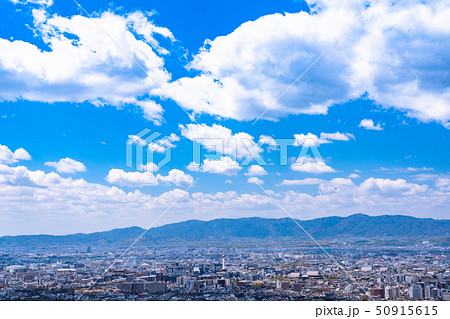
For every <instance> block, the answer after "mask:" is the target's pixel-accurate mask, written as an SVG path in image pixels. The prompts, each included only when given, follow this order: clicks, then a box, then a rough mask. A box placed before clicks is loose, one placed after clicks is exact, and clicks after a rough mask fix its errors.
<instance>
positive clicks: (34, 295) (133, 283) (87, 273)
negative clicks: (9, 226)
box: [0, 242, 450, 300]
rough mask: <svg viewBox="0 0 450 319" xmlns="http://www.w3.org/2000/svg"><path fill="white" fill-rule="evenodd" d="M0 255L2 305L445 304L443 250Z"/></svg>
mask: <svg viewBox="0 0 450 319" xmlns="http://www.w3.org/2000/svg"><path fill="white" fill-rule="evenodd" d="M324 248H325V251H324V250H321V249H320V248H318V247H313V246H309V247H308V246H304V247H302V246H298V245H293V244H273V243H272V244H254V245H241V247H239V245H233V246H232V245H221V246H220V245H218V246H214V247H212V246H210V247H199V246H197V247H157V248H150V247H135V248H133V249H132V250H131V251H128V252H127V254H125V255H124V256H122V257H120V256H121V253H122V252H123V249H122V250H121V249H118V248H116V249H110V250H109V252H108V251H106V250H105V251H101V250H97V249H96V248H95V247H82V248H80V247H78V248H64V249H63V248H60V249H55V248H52V249H50V248H47V249H34V250H28V251H27V250H24V249H15V250H14V249H9V250H0V300H372V299H373V300H450V269H449V253H450V252H449V248H448V247H439V246H437V245H434V244H430V243H428V242H423V243H421V244H415V245H410V246H406V247H395V246H384V247H379V246H376V245H370V246H366V245H357V244H344V243H335V244H328V245H326V246H325V247H324Z"/></svg>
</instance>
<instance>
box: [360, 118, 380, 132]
mask: <svg viewBox="0 0 450 319" xmlns="http://www.w3.org/2000/svg"><path fill="white" fill-rule="evenodd" d="M358 126H359V127H363V128H365V129H367V130H374V131H381V130H382V129H383V127H381V124H376V125H375V123H374V122H373V120H370V119H363V120H361V123H359V125H358Z"/></svg>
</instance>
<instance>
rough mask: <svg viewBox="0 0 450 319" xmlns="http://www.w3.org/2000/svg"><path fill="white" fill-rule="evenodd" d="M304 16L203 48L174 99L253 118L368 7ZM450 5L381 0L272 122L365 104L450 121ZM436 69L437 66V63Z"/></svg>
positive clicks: (174, 88) (281, 104) (328, 5)
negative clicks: (368, 101) (362, 99)
mask: <svg viewBox="0 0 450 319" xmlns="http://www.w3.org/2000/svg"><path fill="white" fill-rule="evenodd" d="M307 2H308V3H309V4H310V5H314V6H313V7H312V9H311V14H308V13H306V12H300V13H285V14H271V15H266V16H263V17H261V18H259V19H257V20H255V21H249V22H246V23H243V24H242V25H241V26H239V27H238V28H237V29H236V30H234V31H233V32H232V33H230V34H228V35H224V36H219V37H217V38H215V39H214V40H212V41H209V40H208V41H206V44H205V46H204V48H202V49H201V50H200V52H199V53H198V54H197V55H196V56H195V57H194V61H193V62H192V63H191V64H190V68H192V69H195V70H198V71H200V75H198V76H196V77H194V78H181V79H179V80H177V81H175V82H173V83H171V84H169V85H168V87H167V89H166V90H167V91H168V92H169V93H170V95H171V96H172V97H174V99H175V100H176V101H177V102H178V103H179V104H180V105H182V106H183V107H185V108H186V109H190V110H194V111H195V112H198V113H208V114H213V115H218V116H220V117H224V118H234V119H238V120H250V119H255V118H257V117H258V116H259V115H260V114H262V113H263V112H264V111H265V110H266V108H267V107H269V106H270V105H271V104H272V103H273V102H274V101H276V100H277V99H278V98H279V97H280V95H281V94H282V93H283V92H284V91H285V90H286V89H287V88H288V87H289V86H290V85H291V84H292V83H293V82H294V80H295V79H296V78H297V77H298V76H299V75H300V74H302V72H303V71H304V70H306V69H307V68H308V67H309V66H310V65H311V63H312V62H313V61H314V60H315V59H316V58H317V57H318V56H320V55H321V53H323V52H324V50H325V49H326V48H327V47H328V46H329V45H330V44H331V43H333V42H334V41H335V40H336V39H337V38H338V37H339V36H340V34H341V33H342V32H343V31H344V30H346V29H347V28H348V26H349V25H351V24H352V23H353V21H354V20H355V17H357V16H359V15H360V14H361V12H362V11H363V10H364V9H366V5H367V2H366V1H363V0H361V1H352V0H350V1H317V0H309V1H307ZM449 14H450V5H449V4H448V2H444V3H442V2H440V1H425V2H424V1H419V0H417V1H414V0H413V1H408V2H404V1H394V2H392V1H387V0H380V1H378V2H377V3H376V5H375V6H374V7H373V8H371V9H370V10H369V11H368V12H367V14H365V16H364V18H363V19H360V20H359V21H358V23H357V24H356V25H355V26H354V27H353V28H352V29H351V30H350V31H349V32H348V33H347V34H345V36H344V37H342V38H341V39H340V41H339V42H338V43H337V44H336V45H335V46H334V47H333V48H332V49H331V50H330V51H328V52H327V54H326V55H324V56H323V57H322V58H321V59H320V60H319V61H318V63H316V64H315V65H314V66H313V67H312V68H311V69H309V70H308V73H307V74H306V75H305V76H304V77H302V78H301V79H300V80H299V81H298V82H297V83H296V84H295V85H294V86H293V87H292V88H291V89H290V90H289V91H287V92H286V94H285V95H284V96H283V97H282V98H281V99H280V100H278V101H277V102H276V103H274V104H273V105H272V106H271V109H270V110H269V111H268V112H267V114H266V115H265V118H268V119H277V118H279V117H281V116H285V115H287V114H299V113H305V114H326V112H327V109H328V107H329V106H331V105H333V104H338V103H342V102H346V101H348V100H351V99H355V98H359V97H361V96H364V94H366V96H367V97H368V98H370V99H373V100H375V101H376V102H377V103H378V104H381V105H382V106H384V107H395V108H397V109H400V110H402V111H405V112H407V114H408V115H409V116H412V117H416V118H419V119H421V120H423V121H430V120H435V121H439V122H441V123H443V124H444V125H446V123H447V122H448V121H449V119H450V102H449V101H450V84H449V83H450V82H449V78H448V74H447V72H445V71H444V70H447V69H448V68H449V66H450V60H449V59H448V55H447V54H446V52H448V51H449V49H450V47H449V46H450V45H449V43H450V27H448V24H447V23H446V21H447V17H448V15H449ZM436 61H439V63H437V62H436Z"/></svg>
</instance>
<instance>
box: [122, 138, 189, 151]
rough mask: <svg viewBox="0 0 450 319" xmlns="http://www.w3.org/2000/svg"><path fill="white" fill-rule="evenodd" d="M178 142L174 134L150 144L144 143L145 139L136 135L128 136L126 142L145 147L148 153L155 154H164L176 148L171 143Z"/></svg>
mask: <svg viewBox="0 0 450 319" xmlns="http://www.w3.org/2000/svg"><path fill="white" fill-rule="evenodd" d="M179 140H180V138H179V137H178V136H177V135H176V134H174V133H172V134H170V135H167V136H164V137H163V138H160V139H158V140H155V141H151V142H147V141H145V139H142V138H140V137H139V136H137V135H129V136H128V141H129V142H130V143H131V144H139V145H142V146H146V147H147V148H148V149H149V150H150V151H152V152H156V153H164V152H165V151H166V150H167V149H169V148H175V147H176V146H175V145H174V144H173V142H178V141H179Z"/></svg>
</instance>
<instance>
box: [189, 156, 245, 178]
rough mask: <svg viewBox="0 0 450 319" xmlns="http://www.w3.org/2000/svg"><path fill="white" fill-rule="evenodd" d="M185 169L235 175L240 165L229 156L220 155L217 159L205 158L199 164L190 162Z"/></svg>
mask: <svg viewBox="0 0 450 319" xmlns="http://www.w3.org/2000/svg"><path fill="white" fill-rule="evenodd" d="M187 169H188V170H190V171H194V172H204V173H211V174H222V175H228V176H231V175H236V174H237V173H238V172H239V171H240V170H241V169H242V167H241V166H240V165H239V163H238V162H236V161H235V160H233V159H231V158H230V157H229V156H222V157H221V158H220V159H218V160H212V159H205V160H204V161H203V163H202V164H201V165H198V164H196V163H194V162H192V163H190V164H189V165H188V167H187Z"/></svg>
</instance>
